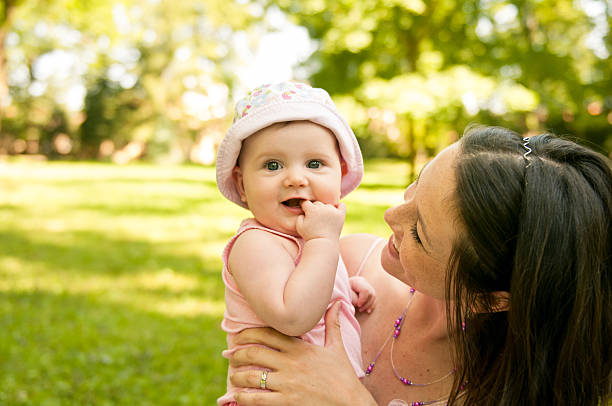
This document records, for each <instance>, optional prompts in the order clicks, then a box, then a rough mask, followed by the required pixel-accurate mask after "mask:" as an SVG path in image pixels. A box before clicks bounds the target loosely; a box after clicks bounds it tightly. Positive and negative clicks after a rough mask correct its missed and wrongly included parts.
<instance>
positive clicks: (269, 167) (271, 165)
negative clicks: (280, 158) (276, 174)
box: [266, 161, 280, 171]
mask: <svg viewBox="0 0 612 406" xmlns="http://www.w3.org/2000/svg"><path fill="white" fill-rule="evenodd" d="M266 169H267V170H269V171H277V170H279V169H280V163H278V162H276V161H270V162H266Z"/></svg>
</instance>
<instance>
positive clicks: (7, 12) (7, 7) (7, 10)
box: [0, 0, 17, 135]
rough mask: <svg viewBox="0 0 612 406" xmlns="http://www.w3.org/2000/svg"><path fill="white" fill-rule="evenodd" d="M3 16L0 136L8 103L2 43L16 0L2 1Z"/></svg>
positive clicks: (0, 43) (0, 26)
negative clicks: (5, 106) (5, 107)
mask: <svg viewBox="0 0 612 406" xmlns="http://www.w3.org/2000/svg"><path fill="white" fill-rule="evenodd" d="M2 3H3V6H4V15H3V16H2V20H1V21H0V135H2V120H3V118H4V105H5V104H6V103H7V102H8V97H9V88H8V80H7V77H8V69H7V67H6V48H5V44H4V41H5V39H6V34H7V32H8V30H9V27H10V25H11V17H12V15H13V13H14V11H15V6H16V4H17V1H16V0H2Z"/></svg>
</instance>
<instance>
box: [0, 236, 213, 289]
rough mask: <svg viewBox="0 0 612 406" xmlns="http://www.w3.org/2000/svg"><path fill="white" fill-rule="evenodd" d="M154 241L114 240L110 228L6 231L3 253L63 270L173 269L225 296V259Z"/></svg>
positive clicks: (0, 253)
mask: <svg viewBox="0 0 612 406" xmlns="http://www.w3.org/2000/svg"><path fill="white" fill-rule="evenodd" d="M180 244H181V242H176V243H173V244H172V245H168V244H163V243H151V242H148V241H142V240H140V241H138V240H127V239H114V238H111V237H109V236H108V234H105V233H97V232H91V231H78V232H66V233H49V232H38V234H36V236H35V237H34V236H33V234H32V233H31V232H17V231H6V230H5V231H0V257H12V258H18V259H20V260H21V261H23V262H27V263H30V264H32V263H37V264H40V265H41V266H43V267H44V268H45V269H51V270H55V269H57V270H58V271H59V272H60V273H65V272H75V273H80V274H85V275H87V274H91V273H97V274H103V275H108V276H113V277H115V276H120V275H126V274H130V273H138V272H143V271H152V270H165V269H170V270H172V271H173V272H177V273H181V274H185V275H189V276H193V277H196V278H197V279H198V280H199V281H200V283H199V291H200V292H201V293H202V294H205V295H206V296H207V297H209V298H211V299H214V300H222V299H223V283H222V281H221V276H220V271H221V260H220V258H219V259H218V260H217V259H215V260H212V259H207V258H205V257H201V256H197V255H177V254H175V253H172V251H174V250H176V245H180Z"/></svg>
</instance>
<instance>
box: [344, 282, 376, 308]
mask: <svg viewBox="0 0 612 406" xmlns="http://www.w3.org/2000/svg"><path fill="white" fill-rule="evenodd" d="M349 282H350V284H351V289H352V292H351V302H352V303H353V306H355V307H356V308H357V310H359V311H360V312H364V311H365V312H368V313H372V310H374V307H376V292H375V291H374V287H373V286H372V285H370V282H368V281H367V280H366V278H364V277H363V276H353V277H351V278H349Z"/></svg>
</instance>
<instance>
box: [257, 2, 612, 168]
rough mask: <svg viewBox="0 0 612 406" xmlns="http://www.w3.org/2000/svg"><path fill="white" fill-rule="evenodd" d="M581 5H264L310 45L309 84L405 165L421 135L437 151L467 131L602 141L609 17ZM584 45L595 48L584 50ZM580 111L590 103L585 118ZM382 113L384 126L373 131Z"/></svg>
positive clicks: (601, 8)
mask: <svg viewBox="0 0 612 406" xmlns="http://www.w3.org/2000/svg"><path fill="white" fill-rule="evenodd" d="M588 3H589V4H587V2H575V1H572V0H562V1H552V0H528V1H525V0H512V1H509V0H495V1H478V0H467V1H455V0H437V1H430V2H424V1H421V0H410V1H399V0H397V1H396V0H365V1H352V0H340V1H322V0H306V1H302V0H299V1H298V0H280V1H269V2H268V3H267V4H268V5H269V6H279V7H281V8H282V9H283V10H284V11H286V12H287V13H288V14H289V15H291V17H292V18H293V19H294V21H295V22H296V23H297V24H300V25H303V26H305V27H307V28H308V30H309V33H310V35H311V36H312V38H314V39H316V40H317V41H318V42H319V47H318V49H317V51H316V52H315V53H314V54H313V55H312V57H311V59H310V60H309V61H307V62H306V66H308V67H309V68H310V69H311V71H312V72H313V73H312V75H311V80H312V82H313V84H314V85H316V86H321V87H324V88H326V89H328V90H329V91H330V92H331V93H332V94H334V95H342V96H343V97H352V98H354V101H355V104H357V105H361V106H362V110H363V111H364V112H367V113H368V116H369V117H368V118H369V120H366V123H363V119H361V120H357V121H356V122H357V123H358V125H357V128H358V130H359V131H358V133H359V135H360V137H361V138H371V137H372V135H371V134H372V133H373V134H374V135H377V136H378V137H382V138H387V139H390V140H391V141H393V143H394V144H395V151H396V152H399V153H400V155H404V156H408V157H410V158H411V159H414V158H415V156H416V155H417V152H418V151H423V150H427V149H428V148H429V147H428V144H429V145H431V144H432V143H431V142H430V141H427V139H426V138H427V137H428V133H430V132H432V131H433V132H434V133H435V137H437V138H438V140H440V141H439V142H437V143H436V142H434V143H433V144H439V145H443V144H444V141H442V140H444V139H445V138H446V134H448V133H449V132H453V131H454V132H461V131H462V129H463V127H464V126H465V125H466V124H467V123H469V122H474V121H475V122H482V123H485V124H496V125H505V126H509V127H511V128H514V129H516V130H519V131H525V132H527V131H543V130H553V131H556V132H559V133H563V134H565V133H571V134H575V135H577V136H580V137H582V138H585V139H588V140H590V141H592V142H594V143H596V144H599V145H600V146H604V145H605V143H606V142H608V143H610V142H611V141H610V140H611V139H612V116H610V115H609V114H610V112H612V96H611V95H612V82H611V79H610V75H609V72H610V71H611V69H612V65H611V59H610V57H609V55H610V52H612V47H611V46H610V44H611V43H610V38H611V34H610V29H609V27H610V22H611V20H612V14H610V11H609V5H607V4H606V2H605V1H593V2H588ZM583 7H585V8H583ZM606 10H607V11H606ZM587 38H590V39H589V41H591V42H590V44H593V43H594V42H593V41H594V40H597V38H599V39H601V40H602V41H603V43H600V44H599V45H597V46H594V45H591V46H586V41H587ZM597 41H598V40H597ZM604 44H607V45H604ZM605 46H607V48H605ZM598 55H599V56H598ZM590 103H596V105H593V106H592V109H591V111H588V110H587V106H588V105H589V104H590ZM596 106H598V107H599V108H600V109H599V110H601V111H599V110H598V108H595V107H596ZM353 110H355V109H353ZM377 110H378V112H377ZM595 111H597V113H596V114H595ZM385 112H387V117H388V118H389V119H388V120H386V121H384V120H383V121H382V122H381V120H380V117H381V116H382V115H383V114H384V113H385ZM415 126H416V127H419V128H424V129H425V131H421V130H418V129H415ZM398 129H399V130H400V133H401V134H402V137H398V136H397V130H398ZM367 133H370V135H368V134H367ZM605 146H607V147H608V148H609V147H610V144H607V145H605ZM366 153H367V151H366Z"/></svg>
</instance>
